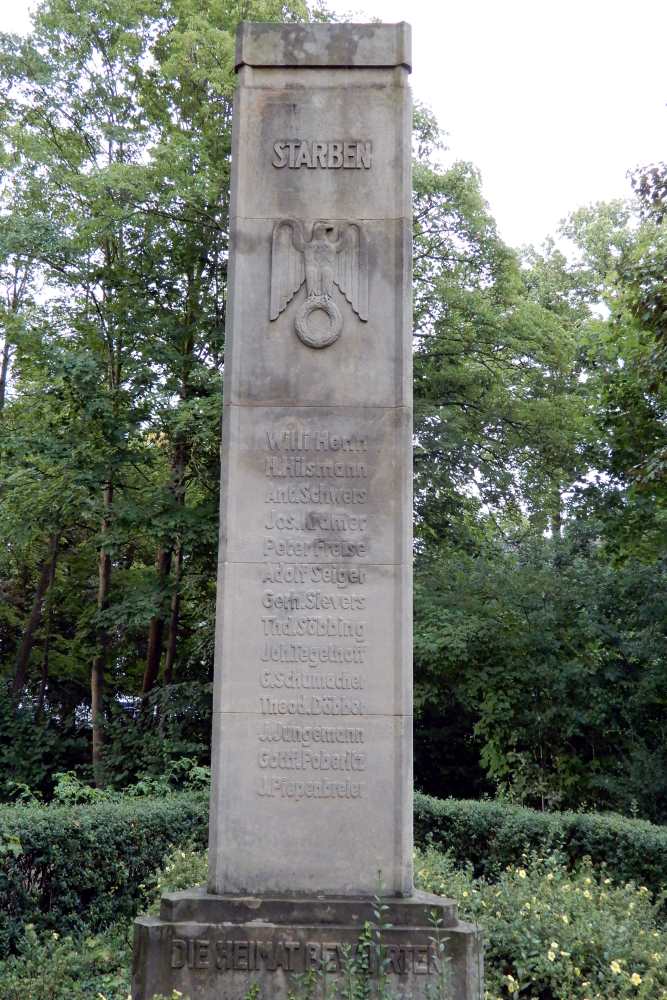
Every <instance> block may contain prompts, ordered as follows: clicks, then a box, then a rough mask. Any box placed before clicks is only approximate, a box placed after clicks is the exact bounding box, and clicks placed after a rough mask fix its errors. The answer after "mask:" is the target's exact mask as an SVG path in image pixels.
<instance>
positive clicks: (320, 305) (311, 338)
mask: <svg viewBox="0 0 667 1000" xmlns="http://www.w3.org/2000/svg"><path fill="white" fill-rule="evenodd" d="M294 325H295V327H296V332H297V335H298V337H299V340H301V341H302V342H303V343H304V344H306V345H307V346H308V347H329V345H330V344H333V343H334V341H336V340H338V338H339V337H340V334H341V330H342V329H343V317H342V316H341V314H340V309H339V308H338V306H337V305H336V303H335V302H333V301H332V300H331V299H330V298H329V297H328V296H326V295H311V296H310V297H309V298H307V299H306V301H305V302H304V304H303V305H302V306H301V308H300V309H299V311H298V313H297V316H296V320H295V321H294Z"/></svg>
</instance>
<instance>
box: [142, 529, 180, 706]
mask: <svg viewBox="0 0 667 1000" xmlns="http://www.w3.org/2000/svg"><path fill="white" fill-rule="evenodd" d="M171 553H172V548H171V546H163V545H161V546H160V548H159V549H158V554H157V560H156V563H157V579H158V587H159V591H160V602H162V597H163V592H164V587H165V584H166V582H167V579H168V577H169V571H170V569H171ZM163 633H164V613H163V611H162V608H160V610H159V611H158V613H157V614H156V615H153V617H152V618H151V622H150V625H149V626H148V651H147V653H146V668H145V670H144V681H143V684H142V687H141V693H142V694H144V695H145V694H148V692H149V691H152V689H153V687H154V686H155V682H156V680H157V678H158V674H159V672H160V660H161V658H162V636H163Z"/></svg>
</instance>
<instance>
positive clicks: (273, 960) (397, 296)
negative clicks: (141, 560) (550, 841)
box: [133, 23, 481, 1000]
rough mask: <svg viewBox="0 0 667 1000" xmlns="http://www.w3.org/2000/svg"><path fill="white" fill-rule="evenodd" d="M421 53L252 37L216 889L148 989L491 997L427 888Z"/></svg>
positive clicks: (236, 153) (217, 744)
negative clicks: (419, 297) (416, 491)
mask: <svg viewBox="0 0 667 1000" xmlns="http://www.w3.org/2000/svg"><path fill="white" fill-rule="evenodd" d="M410 58H411V57H410V31H409V27H408V25H406V24H398V25H380V24H372V25H360V24H341V25H334V24H289V25H286V24H280V25H279V24H267V23H244V24H242V25H241V27H240V28H239V32H238V38H237V57H236V68H237V73H238V88H237V93H236V101H235V109H234V126H233V155H232V200H231V227H232V243H231V246H232V252H231V268H230V276H229V281H230V299H229V308H228V323H227V341H226V345H227V346H226V353H225V371H224V417H223V445H222V466H223V473H222V502H221V532H220V563H219V577H218V610H217V647H216V664H215V695H214V722H213V765H212V770H213V786H212V795H211V816H210V862H209V864H210V871H209V884H208V887H207V889H201V890H192V891H190V892H186V893H178V894H173V895H171V896H167V897H165V898H164V900H163V903H162V911H161V917H160V919H159V920H153V919H150V918H142V919H140V920H139V921H138V922H137V930H136V945H135V975H134V982H133V991H134V992H133V996H134V998H135V1000H148V998H150V997H152V996H153V993H157V992H162V993H167V994H168V993H169V992H170V990H171V989H173V988H177V989H179V990H180V991H181V992H183V993H184V994H185V995H187V996H189V997H191V1000H213V998H215V1000H242V998H243V997H244V995H245V993H246V992H247V990H248V989H249V988H250V987H251V986H252V985H253V984H254V983H256V984H257V986H258V988H259V990H260V994H261V995H262V996H265V997H267V998H272V1000H273V998H279V1000H280V998H285V997H286V996H287V992H288V990H289V989H290V982H291V980H292V978H293V977H294V976H298V975H299V974H301V973H304V972H305V973H307V972H313V973H314V974H315V975H316V976H321V977H324V978H327V977H328V979H329V980H331V979H332V977H333V979H334V980H335V979H336V977H344V975H345V974H346V972H345V970H347V974H348V975H349V973H350V969H352V971H354V972H355V974H356V975H361V974H362V973H363V970H364V969H366V973H365V974H366V975H368V976H370V977H371V978H372V977H373V976H374V975H377V974H380V975H382V974H386V975H387V976H388V979H389V983H390V988H391V989H392V990H394V992H395V993H396V994H397V995H402V996H406V997H407V996H414V997H422V996H426V995H427V993H428V994H430V993H432V991H433V989H434V988H435V987H436V986H437V985H438V984H439V985H440V987H442V985H443V983H444V982H445V981H446V983H447V990H448V992H447V993H446V994H445V995H446V996H447V997H448V998H450V1000H473V998H475V1000H476V998H477V997H478V996H479V995H480V990H481V960H480V941H479V936H478V934H477V933H476V932H475V931H474V930H473V929H472V928H470V927H469V926H468V925H465V924H462V923H461V922H459V921H458V920H457V917H456V907H455V904H454V903H452V902H451V901H449V900H443V899H439V898H437V897H434V896H425V895H424V894H420V893H415V891H414V889H413V878H412V704H411V696H412V672H411V671H412V630H411V621H412V579H411V567H412V493H411V480H412V461H411V454H412V411H411V403H412V365H411V360H412V344H411V297H410V286H411V177H410V164H411V138H410V137H411V105H410V93H409V89H408V74H409V71H410ZM377 893H380V894H381V895H382V896H384V897H385V901H386V904H387V906H388V909H387V910H386V911H383V912H384V913H385V917H384V919H383V923H389V924H391V927H390V928H384V929H383V930H382V932H381V933H380V931H379V930H377V931H375V932H374V933H375V937H374V939H373V940H374V942H375V943H374V944H373V945H371V946H370V947H369V946H368V945H364V944H363V943H360V935H361V934H362V931H363V927H364V922H365V921H367V920H371V921H372V920H373V896H374V895H375V894H377ZM432 911H437V914H438V917H439V919H440V920H441V921H442V930H441V932H440V933H441V936H442V941H441V943H440V944H439V945H438V944H437V943H436V942H435V941H434V931H433V926H432V918H431V917H430V916H429V914H430V913H432ZM378 934H379V935H380V938H378ZM378 941H380V943H378ZM364 963H365V964H364ZM445 995H443V1000H444V997H445Z"/></svg>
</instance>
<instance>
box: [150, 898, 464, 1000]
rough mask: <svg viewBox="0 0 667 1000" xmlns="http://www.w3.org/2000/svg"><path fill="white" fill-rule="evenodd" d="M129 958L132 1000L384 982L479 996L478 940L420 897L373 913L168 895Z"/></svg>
mask: <svg viewBox="0 0 667 1000" xmlns="http://www.w3.org/2000/svg"><path fill="white" fill-rule="evenodd" d="M385 907H386V908H385ZM378 912H380V914H381V920H380V921H379V922H378V919H377V913H378ZM436 921H437V924H436ZM134 955H135V964H134V973H133V980H132V996H133V997H134V1000H151V998H152V997H153V996H154V994H156V993H161V994H164V995H166V996H170V994H171V991H172V990H173V989H177V990H179V991H180V992H181V993H183V995H184V997H188V998H189V1000H213V998H215V1000H243V998H244V996H246V994H247V993H248V991H249V990H252V988H253V987H255V988H256V990H257V991H258V992H257V994H256V995H257V997H258V1000H259V998H266V1000H287V996H288V993H293V994H295V995H296V997H297V998H298V1000H302V998H303V1000H306V997H308V996H312V997H313V998H314V1000H315V998H321V997H329V998H331V1000H332V998H333V997H334V996H348V995H350V994H349V992H348V990H349V987H350V986H351V985H353V984H356V985H358V986H360V987H361V986H362V984H364V983H366V984H368V983H370V984H372V989H373V990H375V989H377V986H378V983H379V982H382V977H383V976H384V977H386V978H385V983H386V988H387V990H388V991H389V992H390V993H391V995H392V996H394V997H397V998H398V997H404V998H406V1000H407V998H411V1000H422V998H423V1000H436V998H437V1000H478V998H480V1000H481V997H482V995H483V992H482V985H481V984H482V963H481V941H480V935H479V934H478V932H477V931H476V929H475V928H473V927H472V926H471V925H470V924H465V923H462V922H461V921H459V920H457V915H456V904H455V903H453V902H452V901H451V900H447V899H440V898H439V897H437V896H432V895H429V894H427V893H415V894H414V895H413V896H412V897H411V898H410V899H401V900H397V899H387V900H383V903H382V909H381V910H380V911H378V908H377V904H376V903H375V902H374V901H373V900H369V899H368V898H357V899H355V898H341V899H333V898H324V897H322V898H319V899H306V898H304V899H297V898H289V897H283V898H279V897H275V898H261V899H259V898H254V897H243V896H216V895H212V894H209V893H207V892H206V891H205V890H204V889H203V888H202V889H201V890H189V891H187V892H179V893H173V894H171V895H167V896H165V897H164V898H163V900H162V910H161V914H160V918H159V919H157V918H153V917H141V918H140V919H139V920H137V922H136V925H135V949H134ZM346 987H348V989H346ZM356 995H357V996H358V995H359V993H357V994H356Z"/></svg>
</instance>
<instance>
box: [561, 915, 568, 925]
mask: <svg viewBox="0 0 667 1000" xmlns="http://www.w3.org/2000/svg"><path fill="white" fill-rule="evenodd" d="M560 919H561V920H562V921H563V923H564V924H569V922H570V918H569V917H568V915H567V913H561V915H560Z"/></svg>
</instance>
